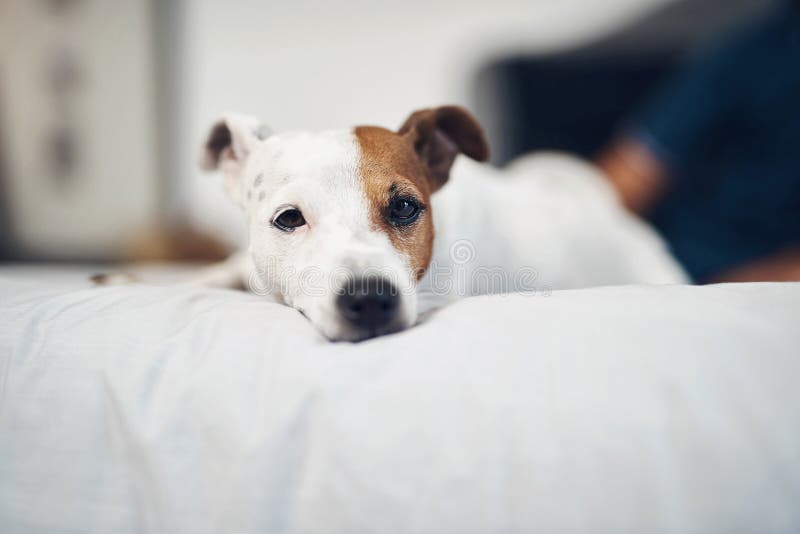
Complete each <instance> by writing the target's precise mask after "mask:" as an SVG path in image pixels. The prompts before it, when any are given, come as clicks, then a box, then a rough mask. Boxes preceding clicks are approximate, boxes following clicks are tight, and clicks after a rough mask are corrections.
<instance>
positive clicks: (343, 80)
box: [173, 0, 668, 240]
mask: <svg viewBox="0 0 800 534" xmlns="http://www.w3.org/2000/svg"><path fill="white" fill-rule="evenodd" d="M664 3H668V0H603V1H596V0H526V1H521V0H493V1H491V2H485V1H481V2H476V1H472V0H470V1H456V0H440V1H430V0H429V1H422V0H406V1H405V2H379V1H372V2H366V1H359V0H343V1H327V2H319V1H312V0H294V1H285V2H274V1H263V0H261V1H259V0H240V1H237V2H219V1H217V0H192V1H191V2H190V1H186V2H184V4H183V8H184V10H185V11H184V16H183V17H182V18H181V21H182V24H183V27H182V28H181V29H180V34H181V42H180V46H181V49H182V51H183V52H182V53H183V57H184V61H182V62H181V63H180V65H178V66H177V67H178V70H177V71H176V77H177V84H178V85H177V87H178V88H179V91H180V95H181V98H179V99H176V102H177V103H176V109H174V110H173V111H174V113H175V116H176V117H177V118H178V128H177V131H176V135H178V136H179V137H180V142H179V143H178V145H176V147H175V151H176V153H175V154H174V157H175V158H177V159H176V161H178V162H179V163H178V165H177V171H176V172H177V173H178V174H179V175H180V181H181V182H180V183H181V184H182V187H181V188H179V190H178V191H177V197H178V203H179V204H182V205H183V206H184V208H185V209H186V210H188V211H189V212H190V213H191V214H192V218H193V219H194V220H195V221H197V222H198V223H199V224H200V225H202V226H204V227H205V228H208V229H210V230H211V231H213V232H216V233H218V234H221V235H225V236H229V237H230V238H231V239H234V240H236V239H237V238H239V237H240V235H241V230H240V223H239V217H238V213H237V212H236V210H235V209H234V208H233V207H228V205H227V204H225V201H224V200H223V195H222V194H221V186H220V182H219V179H215V178H209V177H205V176H201V175H199V173H198V172H197V171H196V166H195V162H196V159H197V152H198V149H199V146H200V143H201V141H202V139H203V136H204V134H205V131H206V129H207V128H208V126H209V125H210V124H211V122H212V121H213V119H214V118H215V117H216V116H218V115H219V114H220V113H221V112H224V111H229V110H230V111H242V112H249V113H253V114H256V115H258V116H259V117H260V118H262V119H263V120H264V121H265V122H266V123H267V124H269V125H270V126H271V127H272V128H273V129H275V130H286V129H317V128H341V127H345V126H349V125H353V124H363V123H373V124H379V125H384V126H389V127H396V126H397V125H399V124H400V123H401V122H402V120H403V119H404V118H405V116H406V115H407V114H408V113H409V112H410V111H411V110H413V109H416V108H420V107H427V106H431V105H435V104H439V103H461V104H466V105H471V104H472V103H473V95H472V83H471V82H472V76H473V74H474V71H475V69H477V68H478V66H479V65H481V64H482V63H483V62H484V61H486V60H488V59H489V58H491V57H492V56H494V55H498V54H504V53H509V52H514V51H522V50H530V49H539V50H543V49H555V48H558V47H564V46H569V45H570V44H573V43H578V42H580V41H582V40H585V39H589V38H591V37H593V36H599V35H602V34H604V33H606V32H608V31H611V30H613V29H614V28H616V27H618V26H620V25H623V24H625V23H626V22H628V21H630V20H632V19H634V18H636V17H637V16H639V15H641V14H642V12H644V11H647V10H649V9H652V8H654V7H655V6H658V5H661V4H664ZM488 119H490V118H488Z"/></svg>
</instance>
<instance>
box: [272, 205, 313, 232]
mask: <svg viewBox="0 0 800 534" xmlns="http://www.w3.org/2000/svg"><path fill="white" fill-rule="evenodd" d="M305 223H306V220H305V218H304V217H303V214H302V213H301V212H300V210H298V209H295V208H290V209H288V210H286V211H284V212H283V213H281V214H280V215H278V216H277V217H275V219H274V220H273V221H272V224H274V225H275V226H276V227H278V228H279V229H281V230H283V231H284V232H291V231H292V230H294V229H295V228H297V227H299V226H303V225H304V224H305Z"/></svg>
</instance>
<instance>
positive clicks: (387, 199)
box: [355, 126, 434, 280]
mask: <svg viewBox="0 0 800 534" xmlns="http://www.w3.org/2000/svg"><path fill="white" fill-rule="evenodd" d="M355 135H356V139H358V143H359V146H360V149H361V150H360V152H361V160H360V169H359V170H360V175H361V178H362V179H363V180H364V191H365V193H366V196H367V200H368V202H369V205H370V217H371V219H372V223H373V225H374V226H375V228H377V229H379V230H380V231H382V232H384V233H385V234H386V235H388V236H389V239H390V240H391V242H392V245H393V246H394V248H395V249H397V250H398V251H399V252H400V253H401V254H403V255H404V256H405V257H406V258H407V259H408V263H409V265H410V266H411V269H412V272H413V273H414V277H415V278H416V279H417V280H419V279H420V278H422V276H423V275H424V274H425V271H427V269H428V265H429V263H430V261H431V256H432V254H433V235H434V232H433V218H432V213H431V208H430V196H431V189H430V185H429V179H428V174H427V169H426V168H425V166H424V165H423V163H422V162H421V161H420V159H419V158H418V157H417V155H416V153H415V152H414V147H413V145H412V144H411V143H410V142H409V140H408V139H407V138H405V137H404V136H401V135H398V134H396V133H394V132H391V131H389V130H386V129H384V128H378V127H373V126H359V127H357V128H356V129H355ZM404 201H405V202H415V203H416V204H417V205H418V206H419V210H420V211H419V214H418V216H417V217H416V218H415V219H414V220H413V222H410V223H409V224H398V222H397V221H396V220H393V219H392V217H391V211H392V206H393V205H395V206H396V205H398V203H401V204H402V202H404Z"/></svg>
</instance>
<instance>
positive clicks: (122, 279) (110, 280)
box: [89, 273, 138, 286]
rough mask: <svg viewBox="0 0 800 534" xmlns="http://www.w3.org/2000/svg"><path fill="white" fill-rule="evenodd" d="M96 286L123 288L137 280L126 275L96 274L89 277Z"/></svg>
mask: <svg viewBox="0 0 800 534" xmlns="http://www.w3.org/2000/svg"><path fill="white" fill-rule="evenodd" d="M89 280H91V281H92V282H94V285H96V286H124V285H127V284H133V283H135V282H137V281H138V280H137V279H136V277H134V276H133V275H130V274H128V273H97V274H93V275H92V276H90V277H89Z"/></svg>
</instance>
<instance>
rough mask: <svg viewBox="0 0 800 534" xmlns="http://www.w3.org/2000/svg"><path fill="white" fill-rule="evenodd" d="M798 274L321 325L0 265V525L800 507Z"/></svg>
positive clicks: (196, 529)
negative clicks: (351, 338)
mask: <svg viewBox="0 0 800 534" xmlns="http://www.w3.org/2000/svg"><path fill="white" fill-rule="evenodd" d="M798 326H800V284H750V285H720V286H710V287H686V286H675V287H610V288H599V289H589V290H573V291H554V292H552V293H548V294H541V293H539V294H536V295H509V296H491V297H476V298H470V299H465V300H461V301H458V302H455V303H453V304H451V305H449V306H447V307H445V308H443V309H440V310H438V311H435V312H433V313H431V314H429V315H427V316H426V318H425V320H424V321H423V323H422V324H420V325H419V326H417V327H415V328H412V329H410V330H408V331H406V332H403V333H400V334H397V335H392V336H387V337H382V338H378V339H373V340H370V341H367V342H363V343H359V344H348V343H329V342H327V341H326V340H324V339H323V338H322V337H321V336H320V335H319V334H317V333H316V331H315V330H314V328H313V327H312V326H311V325H310V324H309V323H308V322H307V321H306V320H305V319H304V318H303V317H302V316H301V315H300V314H299V313H297V312H296V311H294V310H292V309H290V308H287V307H282V306H279V305H275V304H272V303H268V302H264V301H262V300H261V299H259V298H258V297H256V296H253V295H249V294H245V293H239V292H233V291H224V290H209V289H189V288H180V287H147V286H129V287H113V288H87V287H83V286H80V287H79V286H77V285H73V286H69V287H67V286H64V285H60V286H55V285H52V286H48V285H47V284H41V283H39V284H27V283H22V282H19V281H14V282H11V281H8V280H2V279H0V387H2V390H0V393H1V395H2V396H0V401H1V402H2V405H0V532H3V533H16V532H26V533H38V532H54V533H66V532H98V533H110V532H114V533H134V532H164V533H191V534H200V533H212V532H223V533H233V532H237V533H251V532H252V533H256V532H259V533H264V532H268V533H289V532H302V533H348V534H356V533H362V532H363V533H376V532H398V533H400V532H402V533H428V532H430V533H439V532H458V533H472V532H475V533H485V532H503V533H516V532H519V533H523V532H525V533H527V532H594V533H605V532H608V533H619V532H676V533H692V532H697V533H701V532H702V533H709V532H760V533H768V532H797V531H800V507H798V503H800V408H799V407H800V387H799V386H800V383H799V381H800V378H799V377H800V328H798Z"/></svg>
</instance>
